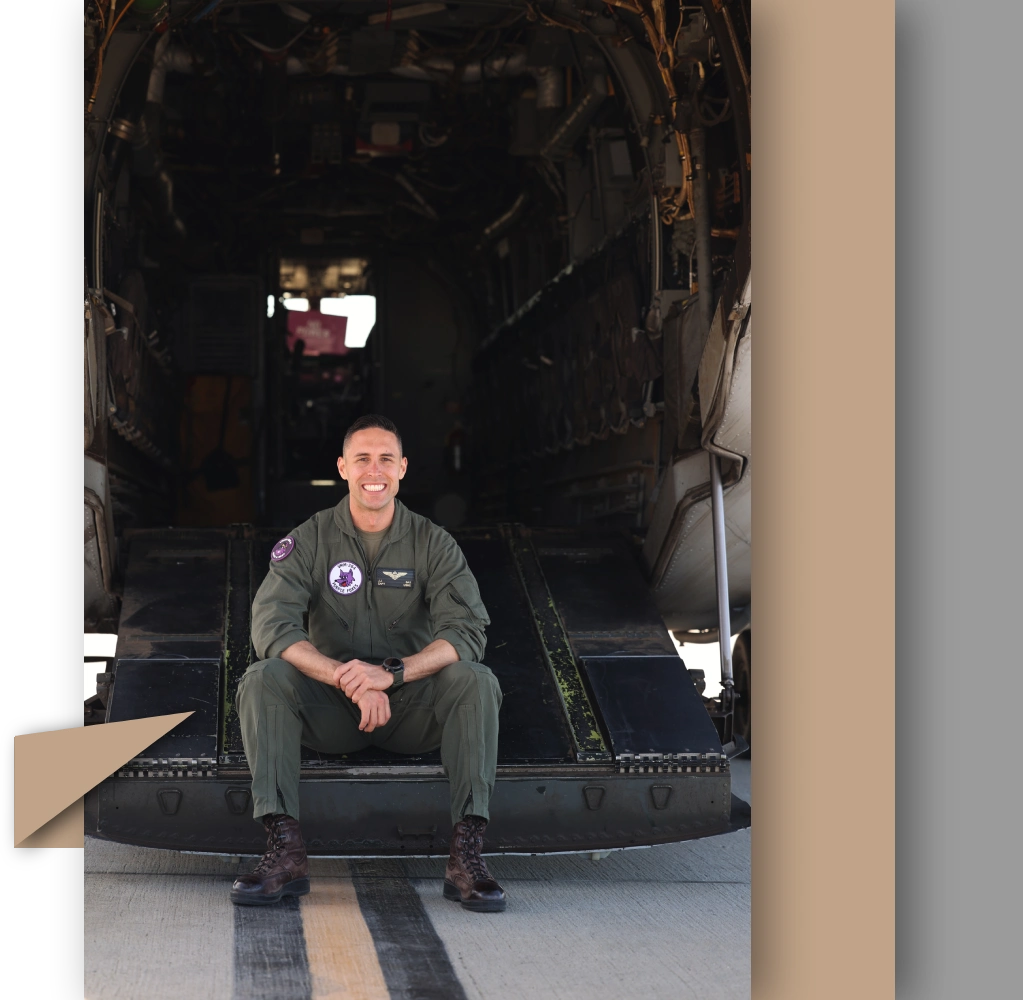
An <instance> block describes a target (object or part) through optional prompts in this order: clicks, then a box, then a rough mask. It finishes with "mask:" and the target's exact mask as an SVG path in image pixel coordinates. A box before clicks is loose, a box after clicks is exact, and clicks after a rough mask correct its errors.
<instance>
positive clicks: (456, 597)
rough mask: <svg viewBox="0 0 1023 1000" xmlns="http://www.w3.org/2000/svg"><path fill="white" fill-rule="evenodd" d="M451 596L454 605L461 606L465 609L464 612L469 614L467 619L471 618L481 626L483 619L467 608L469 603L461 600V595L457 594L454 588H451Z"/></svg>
mask: <svg viewBox="0 0 1023 1000" xmlns="http://www.w3.org/2000/svg"><path fill="white" fill-rule="evenodd" d="M451 596H452V598H454V601H455V604H459V605H461V606H462V607H463V608H465V610H466V611H468V612H469V617H470V618H472V620H473V621H474V622H476V623H477V624H479V625H482V624H483V619H482V618H480V616H479V615H478V614H476V612H475V611H473V610H472V608H470V607H469V602H468V601H465V600H463V599H462V597H461V595H460V594H459V593H458V591H457V590H455V588H454V587H452V588H451Z"/></svg>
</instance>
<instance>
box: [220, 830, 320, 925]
mask: <svg viewBox="0 0 1023 1000" xmlns="http://www.w3.org/2000/svg"><path fill="white" fill-rule="evenodd" d="M263 826H265V827H266V834H267V837H266V854H264V855H263V857H262V858H261V859H260V861H259V863H258V864H257V865H256V867H255V868H254V869H253V870H252V874H250V875H239V876H238V878H236V879H235V881H234V885H232V886H231V902H232V903H236V904H241V905H242V906H263V905H265V904H267V903H276V902H277V900H279V899H280V898H281V897H282V896H304V895H305V894H306V893H307V892H308V891H309V861H308V859H307V858H306V854H305V844H304V843H303V842H302V831H301V830H299V828H298V820H297V819H292V818H291V817H290V816H286V815H284V814H283V813H279V814H277V815H275V816H270V815H267V816H264V817H263Z"/></svg>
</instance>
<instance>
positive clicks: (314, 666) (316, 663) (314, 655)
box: [281, 639, 339, 687]
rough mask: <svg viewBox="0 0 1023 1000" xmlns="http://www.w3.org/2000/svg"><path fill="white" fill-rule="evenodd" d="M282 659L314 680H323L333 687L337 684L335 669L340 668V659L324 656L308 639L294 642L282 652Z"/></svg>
mask: <svg viewBox="0 0 1023 1000" xmlns="http://www.w3.org/2000/svg"><path fill="white" fill-rule="evenodd" d="M281 659H282V660H286V661H287V662H288V663H290V664H291V665H292V666H293V667H295V668H296V669H298V670H301V671H302V673H303V674H305V675H306V677H311V678H312V679H313V680H314V681H321V682H322V683H324V684H329V685H330V686H331V687H336V686H337V685H336V683H335V681H334V671H335V670H336V669H337V668H338V665H339V664H338V661H337V660H332V659H331V658H330V657H329V656H324V655H323V653H321V652H320V651H319V650H318V649H317V648H316V647H315V646H314V645H313V644H312V643H311V642H309V640H308V639H302V640H301V641H300V642H296V643H293V644H292V645H291V646H289V647H288V648H287V649H286V650H284V652H283V653H281Z"/></svg>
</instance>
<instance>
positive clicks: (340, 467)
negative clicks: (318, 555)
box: [337, 455, 348, 480]
mask: <svg viewBox="0 0 1023 1000" xmlns="http://www.w3.org/2000/svg"><path fill="white" fill-rule="evenodd" d="M337 471H338V475H340V476H341V478H342V479H344V480H347V479H348V477H347V476H346V475H345V457H344V455H339V456H338V460H337Z"/></svg>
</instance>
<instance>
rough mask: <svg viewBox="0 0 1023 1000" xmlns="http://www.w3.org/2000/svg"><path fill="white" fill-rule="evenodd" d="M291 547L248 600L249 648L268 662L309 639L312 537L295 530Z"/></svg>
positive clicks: (307, 533)
mask: <svg viewBox="0 0 1023 1000" xmlns="http://www.w3.org/2000/svg"><path fill="white" fill-rule="evenodd" d="M291 537H292V538H294V539H295V546H294V548H293V549H292V551H291V553H290V554H289V555H288V556H287V557H286V558H285V559H282V560H281V561H280V562H277V563H275V562H271V563H270V569H269V572H268V573H267V574H266V577H265V578H264V580H263V582H262V583H261V584H260V586H259V590H257V591H256V596H255V598H254V599H253V601H252V645H253V648H254V649H255V651H256V656H257V657H258V658H259V659H261V660H269V659H272V658H273V657H275V656H280V655H281V653H283V652H284V651H285V650H286V649H287V648H288V647H289V646H293V645H294V644H295V643H296V642H301V641H302V640H303V639H308V638H309V633H308V631H307V629H306V627H305V624H304V622H305V615H306V612H307V611H308V610H309V604H310V601H311V599H312V566H313V557H314V556H315V544H316V540H315V536H313V535H312V534H311V533H310V532H308V531H305V532H302V531H300V530H296V531H294V532H292V534H291Z"/></svg>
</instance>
